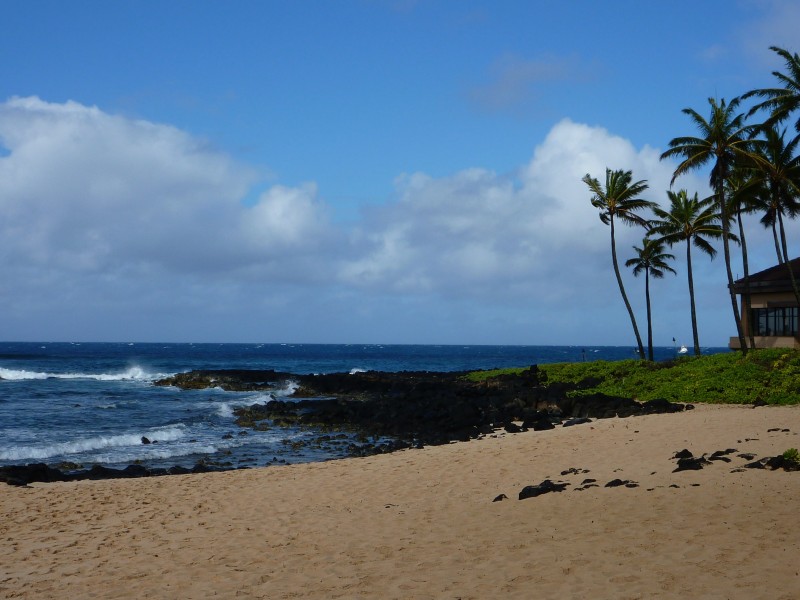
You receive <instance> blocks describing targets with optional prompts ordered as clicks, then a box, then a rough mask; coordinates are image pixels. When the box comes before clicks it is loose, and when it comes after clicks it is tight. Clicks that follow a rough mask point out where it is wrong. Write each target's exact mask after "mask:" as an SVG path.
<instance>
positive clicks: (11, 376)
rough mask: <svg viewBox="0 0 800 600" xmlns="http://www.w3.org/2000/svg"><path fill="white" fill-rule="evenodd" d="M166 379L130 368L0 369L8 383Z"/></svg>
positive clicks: (139, 369) (136, 368) (162, 375)
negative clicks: (76, 370)
mask: <svg viewBox="0 0 800 600" xmlns="http://www.w3.org/2000/svg"><path fill="white" fill-rule="evenodd" d="M163 377H167V374H165V373H150V372H148V371H145V370H144V369H142V368H141V367H130V368H128V369H126V370H125V371H122V372H120V373H46V372H45V373H42V372H37V371H25V370H17V369H3V368H0V378H2V379H8V380H10V381H26V380H32V379H93V380H95V381H154V380H156V379H160V378H163Z"/></svg>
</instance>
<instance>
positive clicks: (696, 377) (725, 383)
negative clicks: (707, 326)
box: [468, 349, 800, 404]
mask: <svg viewBox="0 0 800 600" xmlns="http://www.w3.org/2000/svg"><path fill="white" fill-rule="evenodd" d="M539 369H540V371H543V372H544V373H545V374H546V375H547V382H574V383H579V382H585V381H586V380H591V385H589V386H588V387H585V388H584V389H581V390H578V391H576V392H573V393H575V394H590V393H594V392H601V393H604V394H608V395H612V396H624V397H628V398H635V399H637V400H640V401H643V402H644V401H647V400H654V399H656V398H665V399H667V400H670V401H675V402H711V403H729V404H749V403H752V402H756V401H758V400H762V401H764V402H766V403H768V404H800V352H798V351H796V350H786V349H775V350H752V351H750V352H748V353H747V356H744V357H743V356H742V355H741V354H740V353H738V352H731V353H725V354H713V355H710V356H701V357H698V358H695V357H681V358H678V359H676V360H671V361H666V362H647V361H641V360H623V361H611V362H609V361H594V362H580V363H556V364H542V365H539ZM523 370H524V368H519V369H502V370H497V371H480V372H475V373H470V374H469V375H468V377H469V378H470V379H471V380H473V381H480V380H483V379H487V378H492V377H496V376H498V375H500V374H504V373H505V374H510V373H519V372H521V371H523Z"/></svg>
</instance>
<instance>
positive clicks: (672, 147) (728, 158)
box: [661, 98, 758, 354]
mask: <svg viewBox="0 0 800 600" xmlns="http://www.w3.org/2000/svg"><path fill="white" fill-rule="evenodd" d="M708 103H709V105H710V106H711V114H710V117H709V119H708V120H706V119H704V118H703V117H702V116H700V114H698V113H697V112H696V111H694V110H692V109H691V108H684V109H683V113H684V114H686V115H688V116H689V118H690V119H691V121H692V122H693V123H694V125H695V126H696V127H697V129H698V130H699V133H700V137H688V136H687V137H677V138H674V139H673V140H671V141H670V143H669V150H667V151H666V152H664V153H663V154H662V155H661V159H662V160H663V159H665V158H682V159H683V160H682V161H681V162H680V163H679V164H678V166H677V167H676V168H675V172H674V173H673V176H672V182H671V184H672V183H674V182H675V179H677V178H678V177H679V176H680V175H683V174H684V173H687V172H689V171H692V170H695V169H699V168H701V167H703V166H705V165H707V164H709V163H711V175H710V183H711V187H712V189H714V191H715V194H716V204H717V210H719V212H720V217H721V220H722V232H723V235H722V247H723V250H724V254H725V270H726V273H727V276H728V291H729V292H730V297H731V309H732V310H733V318H734V321H735V322H736V333H737V335H738V337H739V345H740V348H741V349H742V353H743V354H746V353H747V346H746V343H745V339H744V332H743V330H742V319H741V317H740V315H739V306H738V305H737V303H736V292H735V291H734V289H733V272H732V271H731V252H730V245H729V243H728V241H729V236H730V232H729V222H728V215H727V212H728V211H727V205H726V200H725V181H726V180H727V179H728V177H730V175H731V172H732V170H733V168H734V166H735V165H736V164H737V163H747V162H755V161H758V157H757V156H755V155H754V154H753V147H754V146H757V145H758V141H757V140H754V139H752V137H751V134H752V133H753V131H754V130H755V127H754V126H752V125H746V124H745V122H744V115H743V114H736V113H735V111H736V109H737V108H738V105H739V103H740V99H739V98H736V99H734V100H732V101H731V102H730V104H728V103H726V102H725V100H724V99H723V100H717V99H716V98H709V99H708Z"/></svg>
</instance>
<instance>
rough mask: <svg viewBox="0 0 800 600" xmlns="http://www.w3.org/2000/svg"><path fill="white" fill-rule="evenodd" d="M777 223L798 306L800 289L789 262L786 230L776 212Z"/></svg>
mask: <svg viewBox="0 0 800 600" xmlns="http://www.w3.org/2000/svg"><path fill="white" fill-rule="evenodd" d="M778 224H779V225H780V229H781V246H782V248H783V262H784V263H785V264H786V266H787V267H788V268H787V271H789V280H790V281H791V282H792V291H794V298H795V300H797V306H798V307H800V289H798V287H797V280H796V279H795V277H794V270H793V269H792V267H791V265H790V264H789V252H788V251H787V249H786V230H785V229H784V228H783V215H782V214H781V213H780V212H778Z"/></svg>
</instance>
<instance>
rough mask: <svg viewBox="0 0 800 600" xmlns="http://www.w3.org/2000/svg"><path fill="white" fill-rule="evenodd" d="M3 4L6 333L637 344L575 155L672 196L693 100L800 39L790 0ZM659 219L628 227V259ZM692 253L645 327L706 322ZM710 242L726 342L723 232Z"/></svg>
mask: <svg viewBox="0 0 800 600" xmlns="http://www.w3.org/2000/svg"><path fill="white" fill-rule="evenodd" d="M3 24H4V25H3V29H4V34H3V36H0V339H2V340H9V341H76V342H78V341H134V342H135V341H142V342H144V341H165V342H167V341H171V342H258V343H264V342H287V343H382V344H390V343H398V344H406V343H409V344H531V345H538V344H555V345H580V346H589V345H629V344H630V345H631V346H633V345H634V344H635V340H634V337H633V333H632V330H631V326H630V322H629V320H628V316H627V313H626V311H625V308H624V305H623V304H622V301H621V298H620V295H619V290H618V288H617V284H616V281H615V279H614V273H613V270H612V265H611V257H610V235H609V228H608V227H607V226H605V225H603V223H601V221H600V219H599V218H598V213H597V210H596V209H595V208H593V207H592V206H591V204H590V196H591V195H590V193H589V191H588V189H587V187H586V186H585V184H584V183H583V182H582V181H581V178H582V177H583V176H584V175H586V174H590V175H591V176H593V177H597V178H599V179H601V180H602V179H603V178H604V174H605V169H606V167H608V168H612V169H624V170H632V172H633V176H634V179H635V180H647V182H648V184H649V189H648V191H647V193H646V194H645V196H646V197H647V199H649V200H652V201H655V202H659V203H660V204H661V205H662V206H664V205H666V202H667V196H666V191H667V190H668V189H669V188H670V179H671V177H672V173H673V171H674V168H675V166H676V164H677V163H675V162H672V161H661V160H660V159H659V157H660V155H661V153H662V152H663V151H664V150H666V149H667V147H668V143H669V141H670V140H671V139H672V138H674V137H677V136H684V135H694V134H695V133H696V130H694V129H693V125H692V123H691V122H690V121H689V119H688V117H687V116H686V115H684V114H683V113H682V112H681V111H682V109H684V108H687V107H690V108H693V109H695V110H697V111H698V112H699V113H700V114H702V115H707V114H708V110H707V109H708V103H707V102H708V98H709V97H717V98H725V99H731V98H733V97H736V96H738V95H740V94H742V93H744V92H746V91H748V90H751V89H755V88H763V87H771V86H773V84H774V78H773V76H772V75H771V72H772V71H773V70H776V69H778V70H780V69H781V68H782V66H783V65H782V62H781V60H780V59H779V57H777V56H776V55H775V54H774V53H773V52H771V51H770V50H769V47H770V46H780V47H783V48H786V49H788V50H790V51H792V52H797V51H800V34H798V31H800V3H798V2H795V1H794V0H704V1H701V2H698V1H697V0H692V1H687V0H672V1H671V2H641V1H640V0H605V1H604V2H588V1H579V0H574V1H569V2H545V1H535V0H519V1H516V0H339V1H336V2H331V1H329V0H297V1H295V2H283V1H277V0H274V1H273V0H264V1H255V0H238V1H237V2H222V1H209V0H191V1H189V0H171V1H170V2H162V1H160V0H158V1H152V0H138V1H137V2H108V1H106V0H74V1H73V2H69V3H66V2H62V1H61V0H26V1H24V2H23V1H13V0H12V1H9V2H5V3H4V4H3ZM707 180H708V172H705V171H698V172H697V173H694V174H690V175H686V176H682V177H681V178H679V179H678V180H677V181H676V182H675V184H674V188H673V189H680V188H686V189H688V190H689V191H690V193H694V192H695V191H696V192H698V193H700V195H701V196H703V195H705V194H707V193H708V192H709V190H708V185H707ZM746 225H747V228H748V229H747V231H748V250H749V253H750V264H751V272H755V271H759V270H762V269H765V268H767V267H770V266H772V265H773V264H774V263H775V254H774V248H773V246H772V242H771V237H770V236H769V232H768V231H765V230H763V228H762V227H761V226H760V224H759V223H758V222H757V219H755V218H753V219H751V220H749V221H747V223H746ZM798 232H800V228H799V227H798V224H797V223H794V222H792V223H790V225H789V236H790V237H789V245H790V253H792V254H795V255H797V253H798V251H800V249H799V248H798V238H797V234H798ZM642 237H643V231H642V230H641V229H635V228H625V227H622V228H619V229H618V240H617V242H618V246H617V247H618V252H619V255H620V259H621V262H624V260H625V259H627V258H630V257H632V256H633V250H632V246H633V245H640V244H641V241H642ZM672 252H673V254H675V256H676V260H675V263H674V265H673V266H674V268H675V269H676V270H677V271H678V274H677V275H676V276H668V277H667V278H665V279H664V280H659V281H655V282H653V284H652V295H653V317H654V322H653V330H654V331H653V333H654V343H655V344H656V345H661V346H672V345H673V338H674V339H675V340H676V343H678V344H680V343H684V344H687V345H691V324H690V316H689V297H688V286H687V280H686V269H685V258H684V257H685V248H684V247H682V246H676V247H674V248H673V249H672ZM734 259H735V260H734V275H735V276H741V274H742V270H741V267H740V262H738V261H739V259H738V253H736V254H735V255H734ZM693 263H694V267H695V287H696V296H697V305H698V320H699V330H700V342H701V345H703V346H725V345H727V343H728V339H729V337H730V336H731V335H733V334H734V333H735V327H734V324H733V318H732V315H731V310H730V300H729V297H728V295H727V291H726V276H725V269H724V262H723V260H722V251H721V248H720V252H719V255H718V256H717V257H716V258H715V259H714V260H713V261H712V260H710V259H708V258H707V257H705V256H699V255H695V257H694V261H693ZM624 280H625V285H626V288H627V291H628V295H629V297H630V298H631V301H632V303H633V305H634V310H635V311H636V314H637V318H638V321H639V325H640V329H641V330H642V332H643V334H644V332H645V330H646V321H645V310H644V281H643V278H641V277H640V278H635V277H633V275H632V274H631V273H630V272H629V270H626V272H625V273H624Z"/></svg>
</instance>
